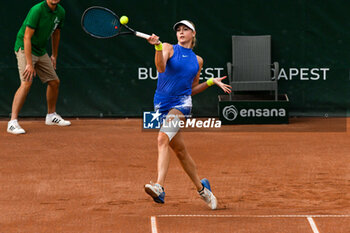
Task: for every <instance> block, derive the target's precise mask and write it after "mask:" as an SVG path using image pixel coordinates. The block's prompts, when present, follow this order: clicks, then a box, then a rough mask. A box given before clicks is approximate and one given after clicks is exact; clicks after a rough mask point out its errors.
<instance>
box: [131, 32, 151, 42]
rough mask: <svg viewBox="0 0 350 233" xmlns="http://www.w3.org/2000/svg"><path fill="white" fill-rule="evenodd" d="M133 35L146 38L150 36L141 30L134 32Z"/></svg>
mask: <svg viewBox="0 0 350 233" xmlns="http://www.w3.org/2000/svg"><path fill="white" fill-rule="evenodd" d="M135 35H136V36H138V37H141V38H144V39H146V40H147V39H148V38H150V37H151V36H150V35H147V34H145V33H142V32H135Z"/></svg>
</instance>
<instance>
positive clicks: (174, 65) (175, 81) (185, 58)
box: [156, 44, 199, 97]
mask: <svg viewBox="0 0 350 233" xmlns="http://www.w3.org/2000/svg"><path fill="white" fill-rule="evenodd" d="M173 49H174V55H173V56H172V57H171V58H170V59H169V60H168V61H167V64H166V67H165V71H164V72H163V73H159V75H158V83H157V90H156V95H158V96H160V97H177V96H184V95H189V96H190V95H191V94H192V82H193V79H194V78H195V77H196V75H197V73H198V69H199V64H198V60H197V56H196V54H195V53H194V52H193V51H192V49H188V48H184V47H182V46H180V45H178V44H176V45H173Z"/></svg>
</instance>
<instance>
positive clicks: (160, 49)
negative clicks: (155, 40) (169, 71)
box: [154, 43, 163, 51]
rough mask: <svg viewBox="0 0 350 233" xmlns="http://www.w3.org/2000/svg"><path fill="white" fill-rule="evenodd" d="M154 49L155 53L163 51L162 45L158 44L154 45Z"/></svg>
mask: <svg viewBox="0 0 350 233" xmlns="http://www.w3.org/2000/svg"><path fill="white" fill-rule="evenodd" d="M154 48H155V49H156V51H162V50H163V44H162V43H159V44H156V45H154Z"/></svg>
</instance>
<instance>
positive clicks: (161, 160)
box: [157, 132, 170, 186]
mask: <svg viewBox="0 0 350 233" xmlns="http://www.w3.org/2000/svg"><path fill="white" fill-rule="evenodd" d="M169 163H170V150H169V138H168V135H166V134H165V133H163V132H159V134H158V178H157V183H158V184H160V185H161V186H164V183H165V178H166V175H167V173H168V168H169Z"/></svg>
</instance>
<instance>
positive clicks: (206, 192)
mask: <svg viewBox="0 0 350 233" xmlns="http://www.w3.org/2000/svg"><path fill="white" fill-rule="evenodd" d="M201 183H202V185H203V190H202V191H200V192H199V195H200V196H201V198H202V199H203V200H204V201H205V202H206V203H207V205H208V206H209V207H210V208H211V209H212V210H215V209H216V207H217V205H218V201H217V200H216V197H215V196H214V194H213V193H212V192H211V188H210V183H209V181H208V180H207V179H202V180H201Z"/></svg>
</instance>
